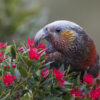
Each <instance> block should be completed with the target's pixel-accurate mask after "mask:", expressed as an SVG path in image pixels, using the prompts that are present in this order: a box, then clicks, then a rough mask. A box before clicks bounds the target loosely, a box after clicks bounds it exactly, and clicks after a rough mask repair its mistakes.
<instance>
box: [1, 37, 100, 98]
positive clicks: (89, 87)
mask: <svg viewBox="0 0 100 100" xmlns="http://www.w3.org/2000/svg"><path fill="white" fill-rule="evenodd" d="M45 51H46V47H45V45H44V44H42V43H40V44H39V46H38V47H35V46H34V39H33V38H31V39H30V38H28V43H25V44H24V45H22V46H21V47H17V46H16V44H15V43H14V44H13V45H7V44H4V43H0V100H97V99H99V96H100V78H99V75H98V76H97V78H95V79H94V78H93V77H92V76H91V75H89V74H86V75H85V76H84V78H83V82H82V81H81V80H80V74H78V73H74V72H73V73H70V74H68V72H69V70H70V66H69V67H68V69H67V70H64V67H63V65H62V66H61V67H60V68H59V69H56V66H55V68H52V69H51V68H50V63H51V62H50V63H47V64H45V65H42V63H43V61H44V60H45V57H47V56H49V54H47V53H46V52H45ZM77 74H78V75H77Z"/></svg>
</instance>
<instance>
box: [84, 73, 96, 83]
mask: <svg viewBox="0 0 100 100" xmlns="http://www.w3.org/2000/svg"><path fill="white" fill-rule="evenodd" d="M83 80H84V82H86V83H88V84H92V83H93V82H94V79H93V76H92V75H90V74H86V75H85V77H84V79H83Z"/></svg>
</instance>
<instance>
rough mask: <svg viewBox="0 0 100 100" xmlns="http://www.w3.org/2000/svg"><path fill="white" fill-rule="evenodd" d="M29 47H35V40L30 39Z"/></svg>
mask: <svg viewBox="0 0 100 100" xmlns="http://www.w3.org/2000/svg"><path fill="white" fill-rule="evenodd" d="M28 45H29V46H30V48H32V47H33V46H34V38H28Z"/></svg>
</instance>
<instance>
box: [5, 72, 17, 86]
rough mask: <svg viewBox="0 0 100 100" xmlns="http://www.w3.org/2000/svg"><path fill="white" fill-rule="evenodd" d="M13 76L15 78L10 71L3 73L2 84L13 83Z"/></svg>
mask: <svg viewBox="0 0 100 100" xmlns="http://www.w3.org/2000/svg"><path fill="white" fill-rule="evenodd" d="M15 78H16V76H12V74H11V73H6V74H4V77H3V81H4V84H5V85H10V84H14V80H15Z"/></svg>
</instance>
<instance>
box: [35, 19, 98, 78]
mask: <svg viewBox="0 0 100 100" xmlns="http://www.w3.org/2000/svg"><path fill="white" fill-rule="evenodd" d="M41 39H46V40H47V41H48V42H49V45H48V50H47V52H48V53H49V56H48V57H47V58H46V59H45V63H47V62H49V61H50V62H51V61H53V63H52V64H51V66H52V67H58V65H59V64H64V66H65V69H66V68H67V67H68V66H69V65H70V66H71V71H79V72H84V71H87V72H88V73H90V74H92V75H93V76H94V77H96V76H97V75H98V73H99V70H100V63H99V56H98V54H97V51H96V47H95V44H94V41H93V40H92V39H91V38H90V37H89V36H88V35H87V34H86V32H85V31H84V30H83V29H82V28H81V27H80V26H78V25H77V24H75V23H73V22H69V21H56V22H53V23H51V24H49V25H47V26H45V27H44V28H43V29H41V30H40V31H39V32H38V33H37V34H36V36H35V43H36V45H38V43H39V41H40V40H41Z"/></svg>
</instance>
